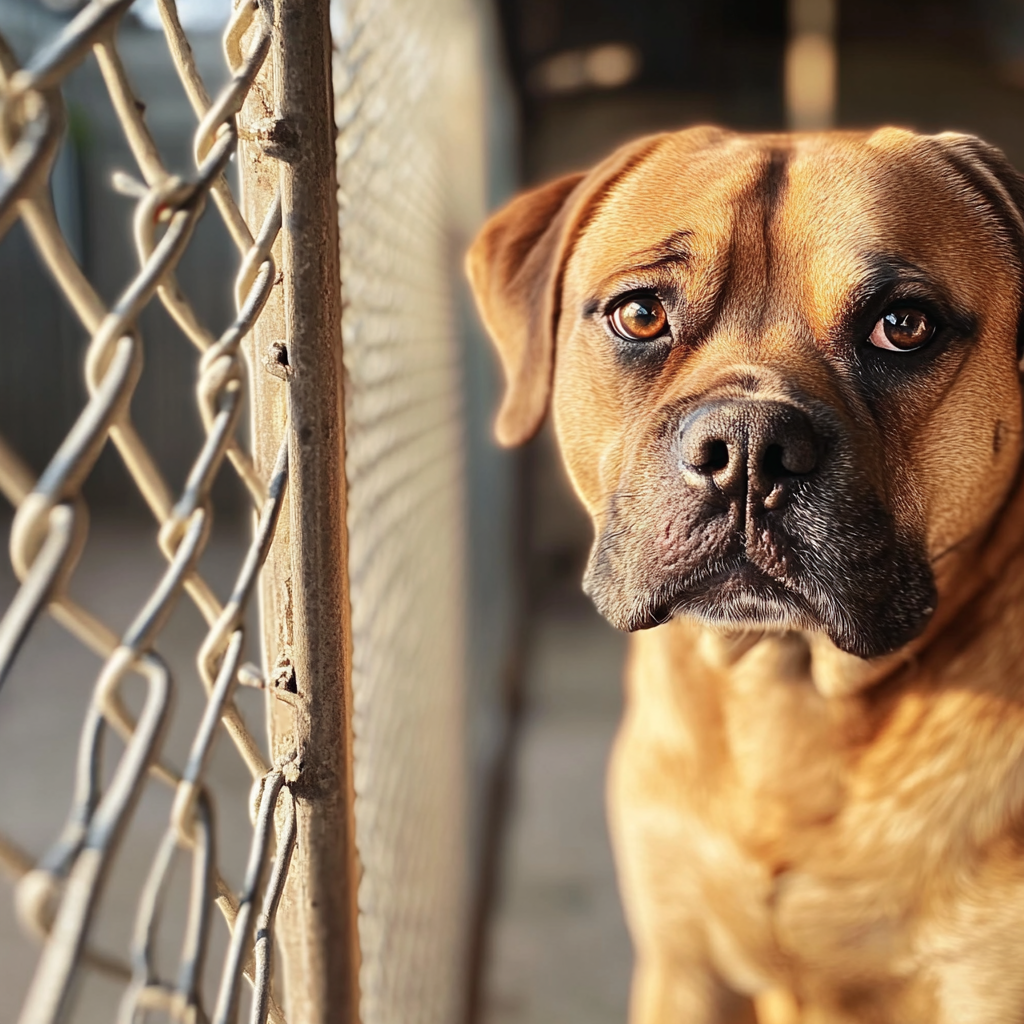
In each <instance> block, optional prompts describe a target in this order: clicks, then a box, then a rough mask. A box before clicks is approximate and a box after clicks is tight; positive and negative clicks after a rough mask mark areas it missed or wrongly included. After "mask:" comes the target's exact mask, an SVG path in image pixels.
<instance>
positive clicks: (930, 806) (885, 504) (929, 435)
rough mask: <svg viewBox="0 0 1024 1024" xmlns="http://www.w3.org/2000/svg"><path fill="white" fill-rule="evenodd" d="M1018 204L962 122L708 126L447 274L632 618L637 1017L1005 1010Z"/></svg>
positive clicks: (620, 772) (595, 576)
mask: <svg viewBox="0 0 1024 1024" xmlns="http://www.w3.org/2000/svg"><path fill="white" fill-rule="evenodd" d="M1022 209H1024V179H1022V178H1021V176H1020V175H1018V173H1017V172H1016V171H1015V170H1014V169H1013V168H1012V166H1011V165H1010V164H1009V163H1008V161H1007V160H1006V158H1005V157H1004V156H1003V155H1002V154H1001V153H1000V152H999V151H998V150H996V149H994V148H992V147H990V146H988V145H986V144H985V143H983V142H981V141H980V140H978V139H976V138H973V137H971V136H967V135H960V134H950V133H947V134H942V135H936V136H923V135H918V134H915V133H912V132H909V131H904V130H900V129H894V128H883V129H881V130H878V131H875V132H873V133H855V132H828V133H809V134H792V135H790V134H762V135H744V134H736V133H732V132H729V131H724V130H719V129H714V128H694V129H689V130H686V131H680V132H675V133H668V134H661V135H656V136H651V137H647V138H643V139H640V140H638V141H636V142H633V143H631V144H629V145H627V146H624V147H623V148H621V149H619V150H618V151H617V152H615V153H614V154H613V155H612V156H610V157H609V158H608V159H606V160H604V161H603V162H602V163H600V164H599V165H598V166H596V167H595V168H593V169H592V170H590V171H589V172H587V173H580V174H572V175H569V176H567V177H563V178H560V179H558V180H556V181H553V182H551V183H549V184H547V185H544V186H542V187H539V188H536V189H534V190H533V191H529V192H526V193H525V194H522V195H520V196H518V197H516V198H514V199H513V200H512V201H511V202H510V203H509V204H508V205H507V206H506V207H505V208H504V209H502V210H500V211H499V212H497V213H496V214H494V215H493V216H492V217H491V219H490V220H489V221H488V222H487V223H486V224H485V226H484V227H483V229H482V230H481V232H480V234H479V236H478V237H477V239H476V241H475V242H474V243H473V245H472V247H471V249H470V251H469V253H468V257H467V269H468V275H469V278H470V282H471V285H472V288H473V291H474V294H475V297H476V300H477V304H478V308H479V311H480V314H481V317H482V319H483V321H484V324H485V326H486V328H487V330H488V333H489V334H490V335H491V337H492V338H493V341H494V342H495V344H496V346H497V350H498V353H499V355H500V358H501V362H502V365H503V368H504V372H505V377H506V381H507V389H506V393H505V396H504V399H503V402H502V405H501V408H500V412H499V414H498V418H497V422H496V435H497V438H498V440H499V441H500V442H501V443H502V444H504V445H517V444H520V443H522V442H524V441H526V440H527V439H528V438H529V437H530V436H531V435H532V434H533V433H534V432H535V431H536V430H537V429H538V427H539V426H540V425H541V423H542V421H543V419H544V418H545V416H546V414H547V410H548V407H549V406H550V407H551V411H552V415H553V421H554V428H555V432H556V435H557V438H558V443H559V447H560V450H561V453H562V456H563V459H564V463H565V466H566V469H567V471H568V474H569V477H570V479H571V481H572V484H573V486H574V488H575V490H576V493H577V494H578V496H579V498H580V500H581V501H582V503H583V505H584V506H585V507H586V509H587V511H588V513H589V514H590V517H591V518H592V520H593V524H594V531H595V539H594V543H593V547H592V551H591V555H590V559H589V563H588V566H587V569H586V574H585V578H584V589H585V590H586V592H587V593H588V594H589V596H590V597H591V598H592V600H593V601H594V603H595V604H596V606H597V608H598V609H599V610H600V612H601V613H602V614H603V615H604V616H605V617H606V618H607V619H608V621H609V622H611V623H612V624H613V625H615V626H617V627H619V628H620V629H624V630H628V631H630V632H631V634H632V636H631V639H630V653H629V658H628V665H627V669H626V674H627V679H626V710H625V716H624V720H623V722H622V723H621V726H620V730H619V733H618V736H617V739H616V742H615V746H614V750H613V753H612V757H611V762H610V770H609V780H608V808H609V820H610V825H611V833H612V840H613V846H614V850H615V856H616V864H617V871H618V875H619V881H620V888H621V891H622V895H623V901H624V905H625V909H626V915H627V919H628V922H629V926H630V931H631V933H632V936H633V940H634V945H635V949H636V966H635V973H634V979H633V985H632V992H631V998H630V1021H631V1022H632V1024H711V1022H715V1024H717V1022H725V1021H752V1020H757V1021H760V1022H762V1024H796V1022H802V1024H853V1022H857V1024H864V1022H877V1024H1011V1022H1014V1021H1024V488H1022V486H1021V483H1020V474H1021V454H1022V399H1021V377H1020V365H1019V362H1020V358H1021V345H1022V339H1024V330H1022V315H1021V311H1022V310H1021V307H1022V281H1024V221H1022V217H1021V210H1022Z"/></svg>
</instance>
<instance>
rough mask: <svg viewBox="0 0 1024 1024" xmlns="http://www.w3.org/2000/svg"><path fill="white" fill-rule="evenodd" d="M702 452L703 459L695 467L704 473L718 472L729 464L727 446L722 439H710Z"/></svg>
mask: <svg viewBox="0 0 1024 1024" xmlns="http://www.w3.org/2000/svg"><path fill="white" fill-rule="evenodd" d="M703 454H704V460H703V461H702V462H701V464H700V465H699V466H698V467H697V468H698V469H700V470H703V471H704V472H705V473H720V472H721V471H722V470H723V469H725V467H726V466H728V465H729V446H728V445H727V444H726V443H725V442H724V441H720V440H716V441H711V442H710V443H709V444H708V445H707V447H706V448H705V450H704V453H703Z"/></svg>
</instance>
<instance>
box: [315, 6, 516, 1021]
mask: <svg viewBox="0 0 1024 1024" xmlns="http://www.w3.org/2000/svg"><path fill="white" fill-rule="evenodd" d="M333 13H334V21H333V28H334V39H335V46H336V51H335V61H334V90H335V118H336V121H337V126H338V177H339V184H340V190H339V204H340V218H341V278H342V294H343V299H344V310H343V313H342V335H343V338H344V346H343V348H344V359H345V381H346V386H345V416H346V429H347V438H348V452H347V470H348V485H349V487H348V504H349V513H348V525H349V541H350V557H349V566H350V581H351V601H352V643H353V681H352V689H353V695H354V709H353V710H354V714H353V733H354V761H355V820H356V830H355V834H356V843H357V847H358V851H359V858H360V865H361V870H362V879H361V883H360V888H359V911H360V912H359V932H360V944H361V951H362V956H363V965H362V971H361V975H360V981H361V992H362V1012H363V1022H364V1024H390V1022H396V1024H397V1022H401V1024H434V1022H436V1024H443V1022H451V1021H458V1020H460V1019H461V1015H462V1012H463V1007H462V1003H463V1000H464V998H465V993H466V986H467V981H468V979H467V963H468V959H467V954H468V952H469V950H468V946H469V943H470V940H471V933H470V927H469V926H470V922H471V918H472V913H471V911H472V903H473V897H474V882H475V880H476V878H477V870H478V865H479V861H480V856H479V853H480V849H481V842H482V831H483V827H484V808H483V797H484V793H485V792H486V781H487V778H488V775H489V772H490V770H491V767H492V765H493V762H494V758H495V756H496V753H497V751H498V749H499V747H500V742H501V736H500V725H501V722H502V717H503V708H502V684H503V681H504V676H505V674H506V673H507V671H508V665H507V662H508V658H509V655H510V647H511V631H510V624H511V621H512V594H511V590H510V580H511V579H512V577H513V575H514V573H513V566H512V564H511V557H512V554H511V546H510V534H511V529H510V526H511V522H512V516H513V504H514V502H513V500H512V488H511V479H510V475H509V472H508V465H507V463H506V462H504V461H502V460H500V459H499V457H498V455H497V453H496V452H495V451H494V449H493V446H492V444H491V443H490V440H489V438H490V421H491V417H492V415H493V409H494V408H495V407H496V404H497V403H496V397H495V388H494V384H493V380H492V377H491V373H490V370H491V363H490V352H489V349H488V346H487V345H486V343H485V341H484V339H483V338H481V337H480V336H479V335H478V334H477V333H476V332H477V331H478V328H476V326H475V318H473V316H472V313H471V312H470V309H469V299H468V296H467V294H466V292H465V288H464V285H463V284H462V280H463V275H462V258H463V253H464V252H465V249H466V247H467V245H468V243H469V241H470V240H471V238H472V235H473V233H474V231H475V229H476V227H477V225H478V224H479V223H480V220H481V219H482V217H483V215H484V213H485V211H486V209H487V207H488V204H489V203H490V202H492V201H493V199H494V198H495V197H494V196H493V195H492V194H491V193H492V191H493V192H500V191H501V190H502V188H503V187H504V188H506V189H507V188H508V185H509V183H508V182H507V181H506V182H504V183H503V182H502V180H501V177H500V176H501V174H505V175H510V174H511V173H512V171H511V168H512V167H514V161H513V160H511V159H510V156H511V154H510V153H509V151H508V147H509V141H508V139H507V136H504V137H502V136H498V137H497V138H495V137H494V136H493V135H492V136H491V139H490V141H489V138H488V136H489V132H490V131H491V128H490V125H491V124H492V123H493V121H494V120H497V122H498V125H499V127H498V129H497V130H498V131H499V132H500V131H501V125H502V124H504V125H505V131H507V113H506V116H505V119H502V118H501V117H498V118H496V119H494V118H492V117H490V116H489V113H491V112H492V111H493V109H494V107H495V106H497V105H499V104H500V103H501V102H502V97H501V93H500V88H501V86H500V81H499V80H498V79H497V72H496V71H495V70H494V64H495V61H494V57H493V54H490V53H489V51H488V45H489V44H490V45H491V46H493V45H494V43H493V40H492V39H491V38H490V26H489V22H488V20H487V17H486V15H487V13H488V12H487V8H486V7H485V6H484V5H481V4H478V3H474V2H472V0H434V2H432V3H429V4H424V3H421V2H419V0H352V2H350V3H339V4H335V6H334V8H333ZM489 76H490V77H489ZM502 147H504V151H503V149H502ZM490 153H496V154H497V160H496V161H495V163H496V164H497V168H498V170H497V174H495V172H494V171H492V167H493V166H494V164H493V163H491V162H490V161H489V159H488V157H489V154H490Z"/></svg>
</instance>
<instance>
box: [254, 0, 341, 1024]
mask: <svg viewBox="0 0 1024 1024" xmlns="http://www.w3.org/2000/svg"><path fill="white" fill-rule="evenodd" d="M265 8H266V10H267V13H268V14H270V13H271V11H272V17H273V34H272V43H271V51H270V58H271V59H270V60H268V62H267V64H266V65H265V66H264V69H263V71H262V72H261V75H260V77H259V79H258V80H257V83H256V88H255V89H254V90H253V91H252V93H251V94H250V96H249V98H248V100H247V102H246V105H245V107H244V108H243V110H242V113H241V116H240V125H239V127H240V136H241V138H242V139H243V140H244V141H243V146H242V149H243V159H242V161H241V177H242V192H243V204H244V208H245V212H246V215H247V216H248V217H251V218H254V219H255V221H256V222H258V221H259V218H260V217H262V216H263V215H264V213H265V211H266V209H267V207H268V205H269V203H270V202H271V201H272V197H273V195H274V192H275V189H276V188H277V187H278V185H280V190H281V199H282V216H283V224H284V229H283V230H282V232H281V238H280V239H279V242H278V249H277V250H275V256H276V258H277V260H278V266H279V268H280V275H279V281H278V283H277V285H276V286H275V288H274V292H273V295H272V297H271V300H270V303H269V304H268V307H267V308H266V309H265V311H264V314H263V316H262V317H261V319H260V320H259V322H258V324H257V326H256V329H255V331H254V334H253V340H252V343H253V347H254V351H253V353H252V356H253V361H254V363H255V364H256V365H259V364H261V363H262V364H263V366H264V367H265V368H266V369H267V370H268V371H269V372H267V373H265V374H262V375H257V378H258V379H257V383H256V386H255V388H254V393H253V410H252V412H253V418H254V423H255V424H258V426H257V429H255V430H254V432H253V433H254V437H255V438H256V440H257V452H256V459H257V465H258V466H259V467H260V468H261V470H264V471H265V470H266V469H267V468H269V466H270V465H271V464H272V462H273V459H274V457H275V453H274V452H273V451H272V450H271V447H270V445H269V443H268V444H266V445H264V446H263V447H262V448H261V447H260V445H261V443H262V442H261V440H260V439H262V438H268V437H273V436H276V435H277V431H278V429H279V427H280V426H281V425H283V424H284V423H285V421H286V419H288V418H289V417H290V426H289V428H288V429H289V436H290V460H291V477H290V484H289V495H288V506H287V508H286V510H285V513H284V516H283V517H282V518H283V521H282V523H281V526H280V527H279V533H278V540H279V542H278V544H277V545H276V546H275V550H274V552H273V553H272V554H271V557H270V560H269V561H268V571H267V572H266V574H265V576H264V589H263V593H262V599H263V613H264V614H263V629H264V649H265V656H266V659H267V663H268V666H269V667H270V669H271V672H272V674H273V680H272V682H273V684H274V686H275V690H274V691H272V692H271V695H270V697H269V700H270V704H271V708H270V714H269V719H270V731H271V749H272V755H273V758H274V759H275V761H277V760H278V759H286V758H289V757H291V756H292V755H293V754H294V758H295V759H294V761H293V762H292V763H293V765H294V766H295V773H296V779H295V782H294V783H293V786H292V791H293V793H294V796H295V799H296V812H297V821H298V838H297V842H296V848H295V853H294V857H293V863H292V867H291V871H290V873H289V876H288V881H287V885H286V887H285V893H284V899H283V902H282V906H281V909H280V912H279V916H278V923H277V936H278V938H279V939H280V942H281V948H282V959H283V961H284V962H283V964H282V968H283V971H282V974H283V981H284V989H285V998H286V1005H287V1012H288V1017H289V1020H292V1021H300V1022H302V1024H320V1022H325V1021H328V1020H330V1021H332V1022H346V1024H347V1022H355V1021H357V1020H358V968H359V953H358V949H359V947H358V938H357V930H356V928H357V925H356V887H357V881H358V865H357V860H356V854H355V842H354V825H353V814H352V809H353V796H352V793H353V790H352V748H351V706H352V702H351V657H350V653H351V652H350V642H349V636H350V633H349V628H348V624H349V596H348V575H347V531H346V501H345V460H344V456H345V431H344V420H343V415H344V414H343V404H342V363H341V294H340V285H341V278H340V270H339V249H338V217H337V198H336V191H337V178H336V174H335V147H334V138H335V130H334V117H333V104H332V89H331V37H330V25H329V2H328V0H275V2H274V3H273V4H269V3H267V4H265ZM271 425H273V426H271ZM268 426H270V429H267V428H268Z"/></svg>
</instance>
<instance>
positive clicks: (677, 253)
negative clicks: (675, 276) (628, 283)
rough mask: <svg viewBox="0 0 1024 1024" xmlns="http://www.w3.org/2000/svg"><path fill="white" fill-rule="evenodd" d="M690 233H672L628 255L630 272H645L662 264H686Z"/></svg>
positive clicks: (688, 257) (688, 255) (688, 253)
mask: <svg viewBox="0 0 1024 1024" xmlns="http://www.w3.org/2000/svg"><path fill="white" fill-rule="evenodd" d="M692 235H693V232H692V231H673V232H672V234H671V235H669V236H668V237H667V238H663V239H662V240H661V241H660V242H658V243H657V244H656V245H652V246H650V247H649V248H647V249H641V250H640V251H639V252H634V253H630V255H629V257H628V258H629V259H630V260H631V261H632V262H631V264H630V269H631V270H647V269H648V268H653V267H660V266H661V265H662V264H663V263H686V262H687V261H688V260H689V259H690V246H689V239H690V238H691V236H692Z"/></svg>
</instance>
